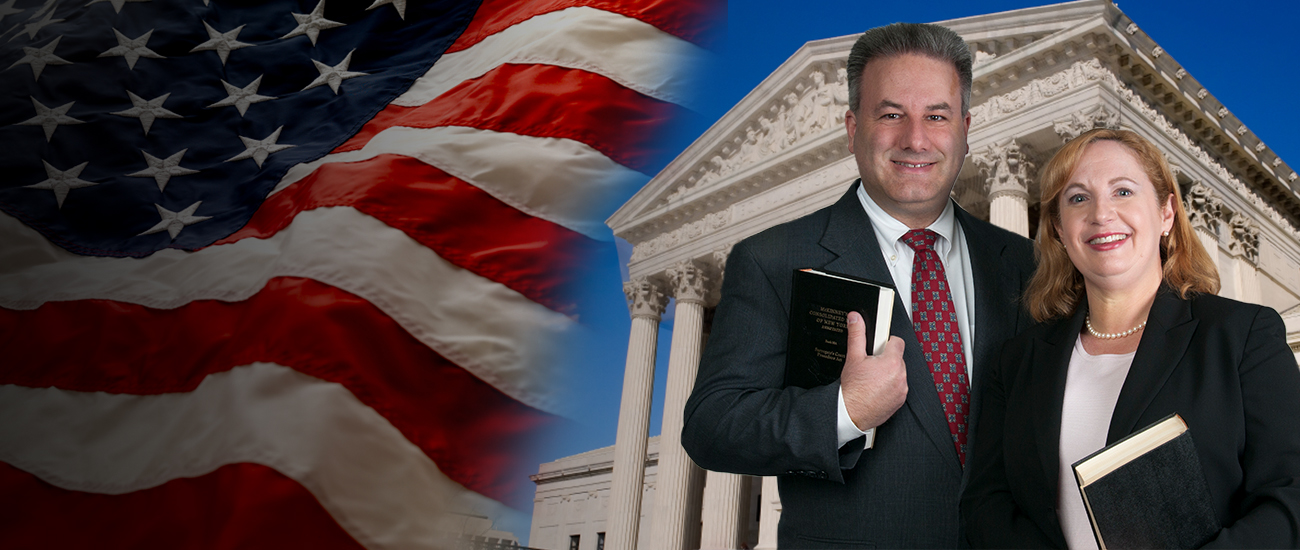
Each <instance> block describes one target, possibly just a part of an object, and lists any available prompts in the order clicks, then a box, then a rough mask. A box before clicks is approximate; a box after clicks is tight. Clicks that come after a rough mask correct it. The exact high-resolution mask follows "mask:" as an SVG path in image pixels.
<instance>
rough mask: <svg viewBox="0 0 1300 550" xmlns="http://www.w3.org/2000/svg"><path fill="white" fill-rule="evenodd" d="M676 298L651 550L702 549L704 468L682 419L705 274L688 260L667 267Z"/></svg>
mask: <svg viewBox="0 0 1300 550" xmlns="http://www.w3.org/2000/svg"><path fill="white" fill-rule="evenodd" d="M668 277H669V279H670V280H671V281H672V290H673V295H674V298H676V299H677V309H676V310H675V311H674V315H675V316H676V319H675V320H674V321H673V341H672V349H671V351H669V354H668V387H667V388H666V389H665V392H664V416H663V423H662V430H661V431H660V435H659V469H658V473H657V474H656V481H655V507H654V524H653V526H652V531H651V537H650V548H651V550H694V549H696V548H699V546H698V544H699V524H700V507H701V496H700V492H701V490H702V489H703V484H704V476H703V474H704V470H702V469H700V467H699V466H696V465H695V463H694V462H692V461H691V459H690V457H689V456H686V450H685V449H683V448H682V443H681V437H682V420H683V414H684V410H685V408H686V399H687V397H689V396H690V394H691V389H692V388H693V387H694V386H695V374H696V372H697V370H698V369H699V365H700V350H701V342H702V341H703V336H704V300H705V293H706V290H707V289H706V287H705V282H706V276H705V274H704V271H703V270H702V269H700V268H699V267H698V266H696V265H695V263H694V262H691V261H689V260H687V261H683V262H681V263H678V264H676V265H674V266H672V267H670V268H669V269H668Z"/></svg>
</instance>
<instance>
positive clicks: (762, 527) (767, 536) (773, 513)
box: [754, 476, 781, 550]
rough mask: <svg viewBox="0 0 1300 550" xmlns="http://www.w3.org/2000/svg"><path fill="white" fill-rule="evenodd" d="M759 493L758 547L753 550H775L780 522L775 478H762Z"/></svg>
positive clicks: (779, 499) (779, 503) (779, 506)
mask: <svg viewBox="0 0 1300 550" xmlns="http://www.w3.org/2000/svg"><path fill="white" fill-rule="evenodd" d="M761 493H762V494H760V495H759V501H758V507H759V512H758V545H757V546H755V547H754V550H776V526H777V524H778V523H780V522H781V495H780V494H778V493H777V486H776V477H773V476H769V477H765V478H763V489H762V491H761Z"/></svg>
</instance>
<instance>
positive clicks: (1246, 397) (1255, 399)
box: [1206, 307, 1300, 548]
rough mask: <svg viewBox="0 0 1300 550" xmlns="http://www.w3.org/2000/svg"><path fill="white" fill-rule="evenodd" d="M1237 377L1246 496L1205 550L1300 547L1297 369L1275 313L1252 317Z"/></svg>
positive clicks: (1299, 374)
mask: <svg viewBox="0 0 1300 550" xmlns="http://www.w3.org/2000/svg"><path fill="white" fill-rule="evenodd" d="M1238 376H1239V377H1240V380H1241V392H1242V396H1241V397H1242V404H1243V406H1244V409H1245V411H1244V412H1245V424H1246V425H1245V428H1246V438H1245V439H1246V441H1245V445H1244V448H1242V449H1240V450H1239V456H1240V461H1241V468H1242V490H1243V491H1244V493H1245V495H1244V498H1242V499H1241V502H1240V505H1239V506H1237V507H1234V510H1233V513H1234V515H1236V514H1238V513H1240V519H1238V520H1237V521H1235V522H1233V523H1232V525H1230V526H1228V527H1226V528H1224V529H1223V530H1222V531H1220V532H1219V535H1218V537H1216V538H1215V539H1214V540H1213V541H1211V542H1210V543H1209V544H1208V545H1206V548H1297V547H1300V370H1297V366H1296V360H1295V355H1293V354H1292V353H1291V350H1290V348H1289V347H1288V346H1287V345H1286V329H1285V325H1284V324H1283V323H1282V318H1281V317H1280V316H1279V315H1278V314H1277V312H1276V311H1274V310H1273V309H1271V308H1266V307H1261V308H1259V310H1258V312H1257V313H1256V315H1255V318H1254V321H1253V323H1252V325H1251V329H1250V333H1249V335H1248V336H1247V338H1246V343H1245V350H1244V352H1243V354H1242V359H1241V363H1240V366H1239V367H1238ZM1234 500H1235V499H1234Z"/></svg>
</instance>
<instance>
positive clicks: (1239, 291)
mask: <svg viewBox="0 0 1300 550" xmlns="http://www.w3.org/2000/svg"><path fill="white" fill-rule="evenodd" d="M1226 225H1227V228H1228V254H1229V255H1231V257H1232V261H1231V263H1230V267H1229V269H1231V270H1232V281H1233V284H1234V286H1235V288H1234V289H1233V293H1232V294H1231V297H1232V298H1235V299H1237V300H1241V301H1243V302H1250V303H1252V304H1258V303H1260V302H1261V296H1260V288H1259V269H1258V268H1257V267H1256V265H1258V264H1259V228H1258V227H1256V226H1255V222H1253V221H1251V219H1250V218H1248V217H1247V216H1246V215H1245V214H1242V213H1241V212H1234V213H1233V214H1232V215H1231V216H1230V217H1229V218H1228V223H1227V224H1226Z"/></svg>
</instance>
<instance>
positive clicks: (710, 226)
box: [628, 205, 736, 262]
mask: <svg viewBox="0 0 1300 550" xmlns="http://www.w3.org/2000/svg"><path fill="white" fill-rule="evenodd" d="M735 209H736V206H735V205H732V206H730V207H727V208H726V209H725V210H720V211H718V212H710V213H708V214H706V215H705V216H704V217H703V218H701V219H699V220H696V221H693V222H691V223H688V224H685V225H683V226H681V227H679V228H677V229H674V230H672V231H669V232H667V233H664V234H662V235H659V236H657V237H655V238H653V239H650V240H648V241H645V242H643V243H639V244H636V245H635V246H633V247H632V256H631V257H630V258H628V261H629V262H637V261H640V260H644V259H646V258H649V257H650V256H654V255H655V254H658V253H660V252H663V251H665V250H669V249H672V248H675V247H676V246H677V245H679V244H683V243H686V242H688V241H690V240H692V239H696V238H699V237H700V236H702V235H705V234H706V233H712V232H714V231H717V230H719V229H722V228H723V227H726V226H727V224H729V223H731V218H732V213H733V211H734V210H735Z"/></svg>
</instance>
